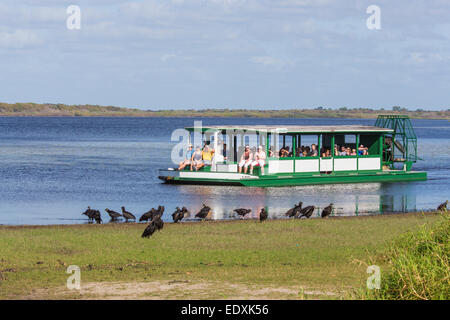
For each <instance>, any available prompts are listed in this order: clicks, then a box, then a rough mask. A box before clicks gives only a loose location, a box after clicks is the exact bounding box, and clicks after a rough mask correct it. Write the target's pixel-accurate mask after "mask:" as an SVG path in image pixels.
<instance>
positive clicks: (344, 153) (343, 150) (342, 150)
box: [339, 146, 347, 156]
mask: <svg viewBox="0 0 450 320" xmlns="http://www.w3.org/2000/svg"><path fill="white" fill-rule="evenodd" d="M339 155H340V156H346V155H347V149H346V148H345V146H342V147H341V151H339Z"/></svg>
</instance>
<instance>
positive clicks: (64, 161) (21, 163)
mask: <svg viewBox="0 0 450 320" xmlns="http://www.w3.org/2000/svg"><path fill="white" fill-rule="evenodd" d="M195 120H202V121H203V124H204V125H219V124H296V125H303V124H312V125H314V124H316V125H327V124H329V125H339V124H364V125H373V124H374V122H375V121H374V120H360V119H253V118H225V119H222V118H203V119H197V118H196V119H195ZM193 123H194V119H189V118H83V117H73V118H69V117H68V118H58V117H51V118H47V117H3V118H0V177H1V184H0V224H8V225H9V224H33V225H36V224H37V225H39V224H73V223H86V222H87V220H86V218H85V216H81V212H83V211H84V210H85V209H86V207H87V206H88V205H90V206H91V207H93V208H96V209H99V210H101V212H102V215H103V220H104V221H108V220H109V217H108V216H107V214H106V213H105V212H104V209H105V208H110V209H113V210H116V211H120V207H121V206H122V205H124V206H125V207H126V208H127V210H129V211H131V212H133V213H135V214H136V215H137V216H140V215H141V214H142V213H143V212H145V211H147V210H149V209H150V208H152V207H156V206H158V205H164V206H165V207H166V213H165V215H164V217H163V218H164V219H165V220H167V221H169V220H171V217H170V214H171V213H172V212H173V211H174V208H175V207H176V206H186V207H188V208H189V209H190V210H191V211H193V212H194V211H196V210H198V209H199V208H200V207H201V204H202V203H206V204H208V205H209V206H211V207H212V208H213V210H214V215H215V216H214V217H215V218H217V219H227V218H233V214H232V210H233V209H234V208H238V207H248V208H252V209H253V212H254V213H253V214H254V215H256V213H257V212H258V211H259V210H258V209H259V208H261V207H264V206H267V207H268V208H269V214H270V217H280V216H282V215H283V213H284V212H285V211H286V210H287V209H288V208H290V207H291V206H292V205H293V204H295V203H298V202H299V201H303V202H304V205H316V206H318V207H320V208H322V207H324V206H326V205H328V204H329V203H330V202H333V203H335V206H336V212H335V214H336V215H356V214H358V215H364V214H380V213H383V212H404V211H414V210H429V209H432V208H435V207H437V205H438V204H439V203H441V202H443V201H445V200H447V199H448V198H450V191H449V189H450V188H449V187H450V180H449V178H450V124H449V122H448V121H446V120H413V125H414V128H415V131H416V134H417V136H418V151H419V156H420V157H421V158H422V159H423V161H419V162H418V163H416V164H415V166H414V169H415V170H423V171H427V172H428V181H423V182H408V183H374V184H340V185H325V186H299V187H281V188H245V187H222V186H188V185H183V186H176V185H165V184H162V183H161V181H160V180H159V179H158V178H157V177H158V169H161V168H167V167H169V166H173V165H172V164H171V163H170V153H171V149H172V146H173V143H172V142H171V141H170V137H171V133H172V131H173V130H174V129H176V128H183V127H186V126H192V125H193ZM315 214H316V213H315Z"/></svg>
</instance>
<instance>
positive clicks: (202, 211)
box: [195, 204, 211, 220]
mask: <svg viewBox="0 0 450 320" xmlns="http://www.w3.org/2000/svg"><path fill="white" fill-rule="evenodd" d="M210 212H211V208H210V207H208V206H207V205H205V204H203V207H202V208H201V209H200V211H199V212H198V213H197V214H196V215H195V217H196V218H200V219H202V220H204V219H206V217H207V216H208V214H210Z"/></svg>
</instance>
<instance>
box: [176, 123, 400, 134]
mask: <svg viewBox="0 0 450 320" xmlns="http://www.w3.org/2000/svg"><path fill="white" fill-rule="evenodd" d="M185 129H186V130H188V131H195V130H196V129H197V130H198V128H195V127H186V128H185ZM201 130H202V132H205V131H220V132H224V133H225V132H226V131H227V130H241V131H246V132H255V133H256V132H277V133H392V132H393V131H394V130H392V129H387V128H380V127H375V126H360V125H338V126H293V125H242V126H240V125H220V126H205V127H201Z"/></svg>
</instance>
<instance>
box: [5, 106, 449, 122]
mask: <svg viewBox="0 0 450 320" xmlns="http://www.w3.org/2000/svg"><path fill="white" fill-rule="evenodd" d="M379 114H393V115H403V114H404V115H408V116H409V117H410V118H415V119H450V110H442V111H429V110H422V109H418V110H415V111H410V110H407V109H404V108H403V109H402V108H400V107H396V108H395V110H394V109H393V110H391V109H389V110H373V109H370V108H354V109H351V108H345V107H344V108H339V109H331V108H322V107H319V108H315V109H305V108H295V109H284V110H246V109H201V110H199V109H195V110H194V109H183V110H141V109H136V108H121V107H115V106H98V105H65V104H49V103H47V104H38V103H15V104H8V103H0V116H75V117H76V116H79V117H83V116H90V117H99V116H103V117H125V116H127V117H196V118H201V117H221V118H231V117H238V118H245V117H249V118H357V119H376V118H377V116H378V115H379Z"/></svg>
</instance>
